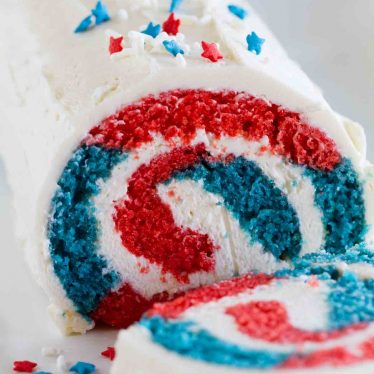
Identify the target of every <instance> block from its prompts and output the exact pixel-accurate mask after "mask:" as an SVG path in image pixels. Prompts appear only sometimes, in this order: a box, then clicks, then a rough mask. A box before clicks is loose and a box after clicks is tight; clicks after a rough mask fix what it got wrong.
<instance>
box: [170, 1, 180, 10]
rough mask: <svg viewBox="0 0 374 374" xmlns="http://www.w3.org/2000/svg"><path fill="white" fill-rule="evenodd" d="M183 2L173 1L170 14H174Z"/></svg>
mask: <svg viewBox="0 0 374 374" xmlns="http://www.w3.org/2000/svg"><path fill="white" fill-rule="evenodd" d="M182 1H183V0H171V4H170V8H169V12H174V11H175V10H176V9H177V8H178V7H179V5H181V4H182Z"/></svg>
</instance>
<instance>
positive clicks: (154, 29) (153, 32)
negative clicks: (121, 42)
mask: <svg viewBox="0 0 374 374" xmlns="http://www.w3.org/2000/svg"><path fill="white" fill-rule="evenodd" d="M160 32H161V25H154V24H153V23H152V22H149V24H148V26H147V28H146V29H145V30H143V31H142V33H143V34H146V35H149V36H152V38H153V39H155V38H157V36H158V35H159V34H160Z"/></svg>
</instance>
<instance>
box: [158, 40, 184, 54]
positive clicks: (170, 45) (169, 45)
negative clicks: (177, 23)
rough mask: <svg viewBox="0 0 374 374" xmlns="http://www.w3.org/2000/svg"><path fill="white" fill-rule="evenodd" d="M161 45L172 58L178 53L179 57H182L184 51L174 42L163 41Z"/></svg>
mask: <svg viewBox="0 0 374 374" xmlns="http://www.w3.org/2000/svg"><path fill="white" fill-rule="evenodd" d="M162 44H163V45H164V47H165V49H166V50H167V51H168V52H169V53H170V54H172V55H173V56H174V57H175V56H177V55H178V54H179V53H180V54H181V55H184V50H183V49H182V48H181V47H180V46H179V45H178V44H177V42H176V41H175V40H164V41H163V42H162Z"/></svg>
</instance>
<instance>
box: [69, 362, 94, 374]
mask: <svg viewBox="0 0 374 374" xmlns="http://www.w3.org/2000/svg"><path fill="white" fill-rule="evenodd" d="M95 370H96V366H95V365H93V364H90V363H88V362H82V361H79V362H77V363H76V364H75V365H74V366H72V367H71V368H70V369H69V371H70V372H72V373H77V374H91V373H93V372H94V371H95Z"/></svg>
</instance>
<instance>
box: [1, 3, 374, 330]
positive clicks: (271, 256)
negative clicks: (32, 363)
mask: <svg viewBox="0 0 374 374" xmlns="http://www.w3.org/2000/svg"><path fill="white" fill-rule="evenodd" d="M0 9H1V11H2V12H3V11H4V14H5V16H3V24H2V25H1V27H4V30H8V29H11V26H9V28H8V29H7V25H8V23H9V24H10V25H12V24H17V25H18V26H17V28H16V29H15V30H14V32H12V34H11V35H8V37H7V38H3V43H2V48H1V51H2V52H1V53H3V54H4V58H2V61H5V63H4V64H2V67H1V78H2V80H4V84H3V85H2V89H3V90H4V91H6V92H7V95H6V97H4V99H3V100H4V104H5V110H4V112H3V113H2V115H3V118H2V120H1V121H0V131H1V135H0V142H1V147H0V149H1V152H2V155H3V157H4V160H5V163H6V167H7V171H8V179H9V183H10V185H11V187H12V188H13V193H14V205H15V210H16V217H17V218H16V220H17V222H16V226H17V232H18V236H19V238H20V243H21V245H22V246H23V247H24V249H25V253H26V255H27V258H28V261H29V263H30V265H31V267H32V269H33V271H34V273H35V275H36V277H37V279H38V281H39V283H40V284H41V285H42V287H43V288H44V289H45V291H46V293H47V294H48V296H49V298H50V302H51V306H50V311H51V314H52V315H53V317H54V319H55V320H56V322H57V323H58V325H59V326H60V327H61V328H62V330H63V331H64V332H65V333H76V332H85V331H86V330H88V329H90V328H92V327H93V326H94V323H95V322H104V323H106V324H109V325H112V326H116V327H126V326H128V325H129V324H131V323H132V322H134V321H135V320H137V319H138V318H139V317H140V316H141V314H142V313H143V312H144V311H145V310H147V309H148V308H149V307H150V306H151V305H152V304H153V303H154V302H156V301H164V300H169V299H171V298H172V297H174V296H175V295H178V294H180V293H182V292H185V291H187V290H188V289H191V288H196V287H199V286H201V285H205V284H211V283H214V282H217V281H219V280H222V279H228V278H231V277H233V276H236V275H243V274H246V273H248V272H262V273H272V272H274V271H276V270H277V269H281V268H284V267H290V266H291V264H292V262H293V261H295V260H296V259H298V258H300V257H301V256H303V255H305V254H308V253H315V252H320V251H326V252H327V253H330V254H333V255H336V254H340V253H344V251H345V250H346V249H348V248H351V247H353V246H354V245H356V244H359V243H361V242H363V241H370V240H372V237H373V227H372V223H373V220H374V207H373V204H374V201H373V200H374V197H373V196H374V194H373V189H374V188H373V167H372V166H371V165H370V164H369V163H368V162H367V161H366V143H365V136H364V133H363V130H362V129H361V127H360V126H359V125H357V124H356V123H354V122H352V121H350V120H347V119H345V118H342V117H341V116H339V115H338V114H336V113H335V112H334V111H333V110H332V109H331V108H330V107H329V105H328V104H327V103H326V101H325V100H324V98H323V96H322V95H321V93H320V91H319V89H318V88H317V87H316V86H315V85H314V84H313V83H312V82H311V81H310V80H309V79H308V78H307V77H306V76H305V74H304V73H303V72H302V71H301V70H300V68H299V67H298V66H297V65H296V64H295V63H294V62H293V61H291V60H290V59H289V58H288V56H287V54H286V53H285V52H284V50H283V49H282V47H281V46H280V45H279V43H278V42H277V40H276V39H275V37H274V36H273V35H272V34H271V32H270V31H269V30H268V29H267V27H266V26H265V25H264V24H263V22H262V21H261V20H260V19H259V17H258V16H257V15H256V13H255V11H254V10H253V9H251V8H250V7H249V5H248V3H247V2H246V1H235V4H233V3H231V1H224V0H209V1H197V0H194V1H182V2H170V1H166V0H160V1H140V2H134V1H125V0H124V1H114V0H109V1H105V2H101V1H99V2H96V1H95V2H94V1H85V2H82V1H78V0H55V1H54V2H53V6H52V5H51V2H50V1H47V0H25V1H13V0H4V1H3V2H2V5H1V6H0ZM6 34H8V33H6V32H5V31H4V33H2V35H6ZM15 46H17V48H15Z"/></svg>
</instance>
